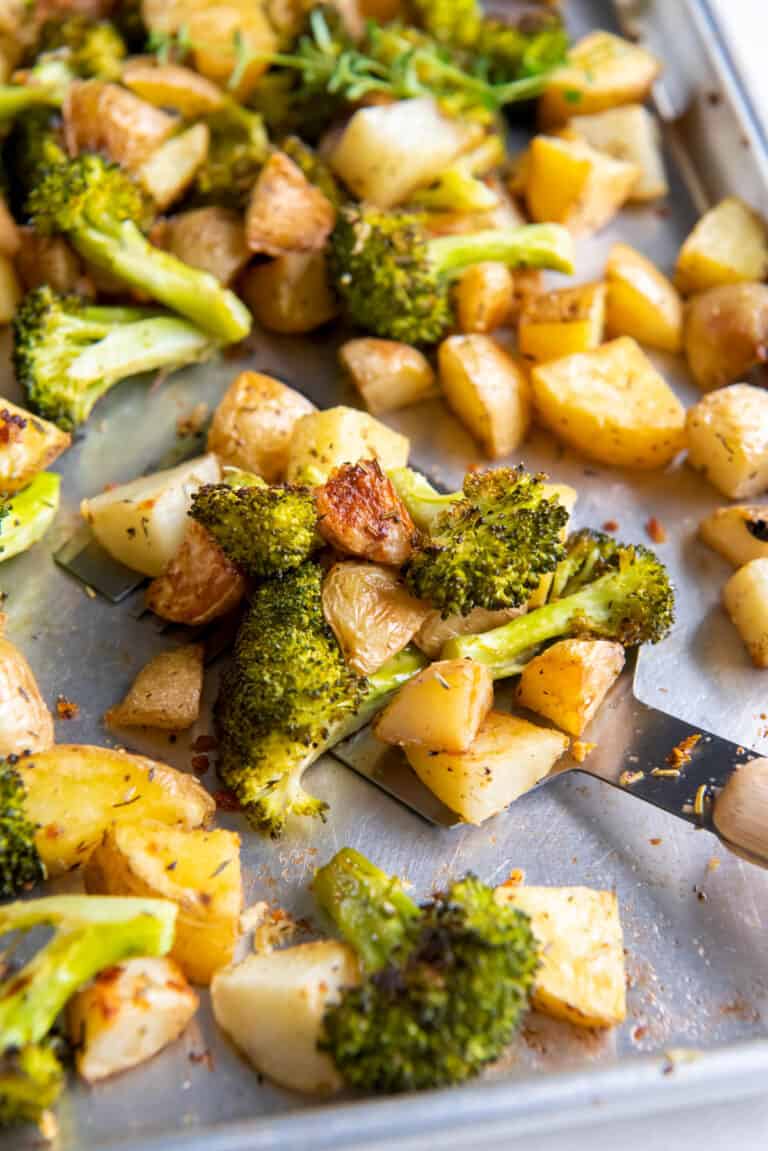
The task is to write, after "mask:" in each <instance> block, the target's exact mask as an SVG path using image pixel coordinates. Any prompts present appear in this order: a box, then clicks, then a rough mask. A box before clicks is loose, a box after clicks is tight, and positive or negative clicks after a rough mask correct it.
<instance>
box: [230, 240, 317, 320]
mask: <svg viewBox="0 0 768 1151" xmlns="http://www.w3.org/2000/svg"><path fill="white" fill-rule="evenodd" d="M239 291H240V295H241V296H242V297H243V299H244V300H245V303H246V304H247V305H248V307H249V308H250V310H251V311H252V312H253V314H254V316H255V318H256V320H257V321H258V323H260V324H261V326H262V327H263V328H267V330H268V331H270V332H280V333H281V334H283V335H300V334H301V333H302V332H313V331H314V330H315V328H320V327H322V326H323V324H327V323H328V322H329V320H332V319H333V318H334V317H335V316H337V315H338V312H339V303H338V300H337V299H336V296H335V295H334V293H333V291H332V289H331V285H330V281H329V279H328V265H327V261H326V258H325V255H324V253H323V252H297V253H292V254H291V255H289V256H278V257H277V259H276V260H270V261H269V262H268V263H266V264H257V265H256V267H254V268H249V269H248V270H247V271H246V272H245V273H244V274H243V276H242V277H241V279H240V285H239Z"/></svg>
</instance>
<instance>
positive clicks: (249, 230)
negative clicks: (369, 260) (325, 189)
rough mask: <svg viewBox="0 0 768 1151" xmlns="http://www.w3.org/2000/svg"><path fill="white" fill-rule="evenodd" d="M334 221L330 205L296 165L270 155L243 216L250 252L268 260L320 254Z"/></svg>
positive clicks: (288, 159) (283, 158)
mask: <svg viewBox="0 0 768 1151" xmlns="http://www.w3.org/2000/svg"><path fill="white" fill-rule="evenodd" d="M335 220H336V211H335V209H334V207H333V204H331V202H330V200H329V199H328V198H327V197H326V196H324V195H323V193H322V192H321V191H320V189H319V188H316V187H315V186H314V184H310V182H309V180H308V179H307V178H306V176H305V175H304V173H303V172H302V171H301V168H299V166H298V164H295V163H294V162H293V160H291V159H290V157H289V156H286V155H285V153H284V152H273V153H272V155H271V156H270V158H269V160H268V161H267V163H266V164H265V165H264V167H263V168H262V170H261V172H260V173H259V178H258V180H257V181H256V183H255V184H254V186H253V190H252V191H251V197H250V200H249V203H248V209H247V211H246V214H245V237H246V242H247V244H248V247H249V248H250V250H251V251H252V252H261V253H263V254H264V255H267V256H285V255H287V254H288V253H290V252H319V251H320V250H321V249H322V248H323V247H324V246H325V242H326V240H327V239H328V237H329V235H330V234H331V230H332V229H333V225H334V223H335Z"/></svg>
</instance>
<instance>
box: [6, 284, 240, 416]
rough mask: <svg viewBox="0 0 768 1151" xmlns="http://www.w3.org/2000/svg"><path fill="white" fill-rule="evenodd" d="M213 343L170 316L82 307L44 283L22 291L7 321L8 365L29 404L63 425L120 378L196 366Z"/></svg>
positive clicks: (78, 301)
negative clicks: (10, 324)
mask: <svg viewBox="0 0 768 1151" xmlns="http://www.w3.org/2000/svg"><path fill="white" fill-rule="evenodd" d="M216 346H217V345H216V342H215V341H214V340H213V339H212V338H211V336H210V335H209V333H208V332H205V331H201V330H200V329H199V328H197V327H195V325H194V324H190V323H189V322H188V321H187V320H181V319H179V318H178V317H177V316H170V315H163V314H161V313H158V312H152V311H150V310H148V309H146V308H120V307H99V306H94V305H89V304H85V303H83V301H82V300H81V299H79V298H78V297H76V296H59V295H57V294H56V293H55V292H54V291H53V290H52V289H51V288H49V287H47V286H45V287H41V288H35V289H34V291H32V292H30V293H29V294H28V295H27V296H25V298H24V300H23V301H22V303H21V306H20V307H19V309H18V311H17V312H16V315H15V316H14V320H13V362H14V368H15V371H16V378H17V380H18V381H19V383H20V384H21V386H22V388H23V389H24V392H25V393H26V396H27V399H28V401H29V404H30V407H31V408H32V409H33V410H34V411H36V412H38V413H39V414H40V415H41V416H45V418H46V419H49V420H53V421H54V423H57V424H58V425H59V427H62V428H66V429H69V428H74V427H76V426H77V425H78V424H81V423H84V422H85V420H87V419H88V416H89V415H90V414H91V411H92V410H93V407H94V405H95V404H96V402H97V401H98V400H99V399H100V398H101V397H102V396H103V395H104V394H105V392H107V391H108V390H109V389H110V388H112V387H114V385H115V384H117V383H119V381H120V380H124V379H127V377H128V376H133V375H137V374H138V373H139V372H146V371H152V370H155V369H157V368H164V369H173V368H180V367H182V366H183V365H185V364H191V363H196V362H198V361H200V360H203V359H205V358H206V357H207V356H209V355H211V354H212V353H213V351H214V350H215V348H216Z"/></svg>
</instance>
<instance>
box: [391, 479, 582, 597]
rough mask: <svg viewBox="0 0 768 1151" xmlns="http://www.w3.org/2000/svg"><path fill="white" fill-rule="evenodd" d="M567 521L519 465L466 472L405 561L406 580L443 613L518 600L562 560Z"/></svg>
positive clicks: (539, 482)
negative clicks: (458, 493) (461, 483)
mask: <svg viewBox="0 0 768 1151" xmlns="http://www.w3.org/2000/svg"><path fill="white" fill-rule="evenodd" d="M406 506H407V502H406ZM409 510H410V509H409ZM567 522H568V512H567V510H566V509H565V508H564V507H563V506H562V505H561V504H560V503H559V501H558V500H557V498H555V497H551V496H548V495H547V493H546V489H545V488H544V483H543V477H542V476H532V475H529V474H528V473H526V472H525V471H524V470H523V469H522V468H517V469H513V468H499V469H497V470H495V471H487V472H475V473H470V474H468V475H467V476H466V478H465V480H464V487H463V493H462V498H460V499H456V500H452V501H451V502H450V503H449V505H448V507H446V508H445V510H444V511H442V512H441V513H440V514H439V515H438V516H437V517H436V518H435V519H434V521H433V522H432V524H431V527H430V529H429V534H428V535H425V536H423V537H422V539H421V540H420V542H419V545H418V547H417V548H416V550H415V552H414V554H413V556H412V557H411V559H410V560H409V561H408V563H407V565H406V568H405V582H406V585H407V587H408V588H409V589H410V591H411V592H413V594H414V595H415V596H417V597H418V598H419V599H426V600H429V601H430V602H431V603H432V604H433V606H434V607H435V608H439V610H440V611H441V612H442V614H443V616H444V617H447V616H449V615H468V614H469V612H470V611H472V610H473V609H474V608H478V607H482V608H486V609H487V610H488V611H499V610H501V609H502V608H510V607H520V606H521V605H522V604H524V603H525V602H526V600H528V599H529V598H530V595H531V593H532V592H533V591H534V590H535V589H536V588H537V587H538V586H539V583H540V582H541V578H542V576H544V575H546V574H547V573H548V572H552V571H554V569H555V567H556V566H557V564H558V563H559V561H560V560H561V559H562V557H563V555H564V549H563V545H562V542H561V536H562V531H563V528H564V527H565V525H566V523H567Z"/></svg>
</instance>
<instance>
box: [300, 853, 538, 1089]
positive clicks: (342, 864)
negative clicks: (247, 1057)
mask: <svg viewBox="0 0 768 1151" xmlns="http://www.w3.org/2000/svg"><path fill="white" fill-rule="evenodd" d="M314 891H315V895H316V897H317V899H318V902H319V903H320V905H321V907H323V908H324V910H325V911H326V912H327V913H328V914H329V915H330V916H331V917H332V919H333V920H334V922H335V923H336V926H337V927H338V928H339V930H340V932H341V934H342V936H343V938H344V939H345V940H346V941H347V942H348V943H350V944H351V945H352V946H353V947H354V948H355V949H356V950H357V952H358V954H359V956H360V959H361V961H362V965H363V969H364V970H363V978H362V983H361V984H360V985H359V986H358V987H354V988H349V989H347V990H346V991H344V992H342V996H341V999H340V1001H339V1002H338V1003H337V1004H334V1005H333V1006H331V1007H330V1008H329V1009H328V1010H327V1011H326V1014H325V1017H324V1020H323V1026H324V1036H323V1039H322V1040H321V1043H320V1046H321V1047H322V1049H323V1050H326V1051H328V1052H329V1054H330V1055H331V1057H332V1058H333V1060H334V1062H335V1063H336V1066H337V1067H338V1069H339V1071H340V1072H341V1075H342V1077H343V1078H344V1079H345V1080H346V1082H347V1083H348V1084H349V1085H350V1086H353V1087H358V1088H361V1089H363V1090H365V1091H376V1092H396V1091H414V1090H424V1089H427V1088H433V1087H442V1086H446V1085H448V1084H451V1083H460V1082H462V1081H463V1080H465V1079H468V1078H469V1077H470V1076H472V1075H475V1074H476V1073H477V1072H478V1071H479V1070H480V1069H481V1068H482V1067H483V1066H484V1064H486V1063H489V1062H491V1061H492V1060H494V1059H497V1058H498V1057H499V1056H500V1055H501V1054H502V1052H503V1051H504V1048H505V1047H506V1046H507V1044H508V1043H509V1042H510V1041H511V1039H512V1037H513V1035H514V1032H515V1029H516V1028H517V1025H518V1023H519V1021H520V1018H521V1016H522V1014H523V1013H524V1011H525V1010H526V1008H527V1005H528V997H529V994H530V991H531V988H532V985H533V981H534V977H535V974H536V970H537V968H538V964H539V957H538V947H537V944H536V940H535V938H534V935H533V932H532V931H531V927H530V922H529V920H528V917H527V916H526V915H524V914H523V913H522V912H520V911H518V910H517V909H516V908H513V907H510V906H500V905H499V904H497V903H496V901H495V899H494V893H493V889H492V888H490V887H487V886H486V885H485V884H484V883H481V882H480V881H479V880H478V879H476V878H475V877H474V876H472V875H468V876H466V877H465V878H464V879H462V880H460V881H458V882H456V883H453V884H452V885H451V887H450V888H449V890H448V891H447V892H445V893H444V894H438V895H436V896H434V897H433V898H432V899H431V900H430V901H429V902H428V903H425V904H424V905H423V906H422V907H417V906H416V904H415V903H414V902H413V901H412V900H411V899H410V898H409V897H408V896H407V895H406V894H405V892H404V891H403V890H402V888H401V887H400V886H399V885H398V883H397V881H396V880H393V878H392V877H391V876H389V875H387V874H386V873H385V872H383V871H380V870H379V869H378V868H377V867H374V866H373V864H371V863H369V861H368V860H367V859H365V858H364V857H362V856H361V855H359V854H358V853H357V852H356V851H351V850H349V849H345V850H343V851H340V852H339V853H338V854H337V855H335V856H334V858H333V859H332V860H331V861H330V863H328V864H326V866H325V867H323V868H321V869H320V870H319V871H318V872H317V873H316V876H315V882H314Z"/></svg>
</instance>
